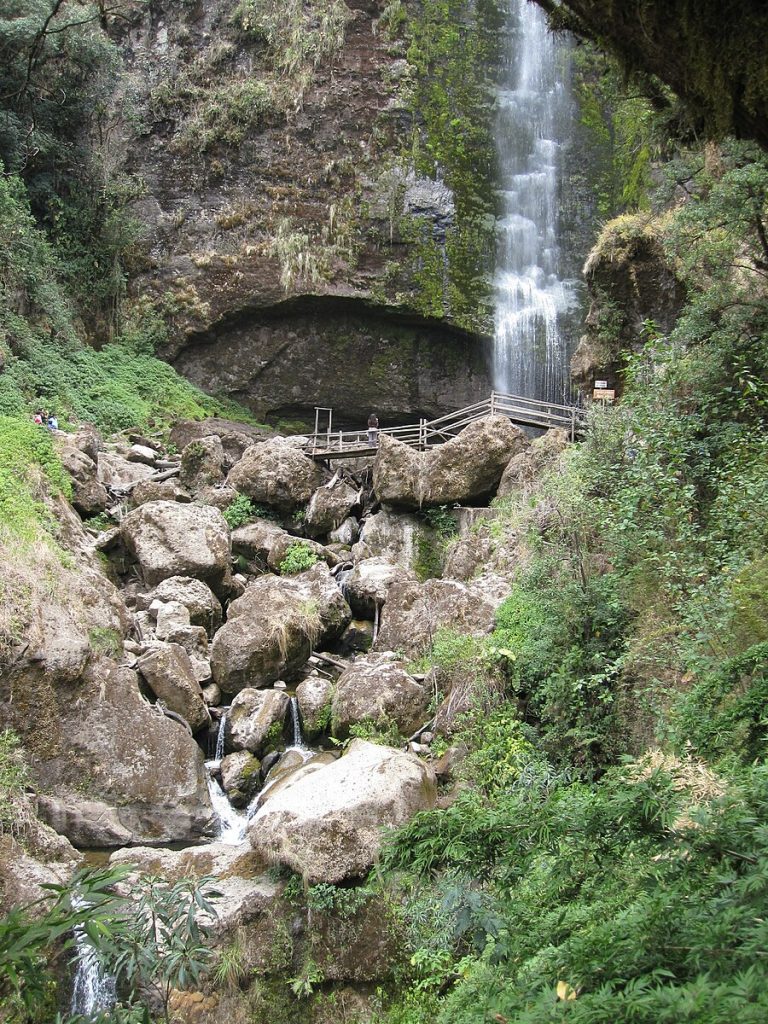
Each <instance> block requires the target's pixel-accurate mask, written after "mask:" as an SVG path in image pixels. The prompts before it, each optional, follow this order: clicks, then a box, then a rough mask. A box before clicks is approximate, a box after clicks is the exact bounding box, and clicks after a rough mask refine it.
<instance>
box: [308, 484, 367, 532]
mask: <svg viewBox="0 0 768 1024" xmlns="http://www.w3.org/2000/svg"><path fill="white" fill-rule="evenodd" d="M359 503H360V494H359V492H358V490H357V489H356V488H354V487H350V485H349V484H347V483H345V482H344V481H343V480H339V479H338V478H337V477H334V478H333V480H331V481H330V483H328V484H324V485H323V486H322V487H318V489H317V490H316V491H315V493H314V494H313V495H312V497H311V498H310V501H309V505H308V507H307V514H306V516H305V518H304V528H305V530H306V532H307V533H308V534H309V536H310V537H321V536H323V535H324V534H328V533H330V532H331V531H332V530H335V529H337V528H338V527H339V526H340V525H341V524H342V523H343V522H344V521H345V519H347V517H348V516H349V514H350V512H351V511H352V509H353V508H354V507H355V506H356V505H358V504H359Z"/></svg>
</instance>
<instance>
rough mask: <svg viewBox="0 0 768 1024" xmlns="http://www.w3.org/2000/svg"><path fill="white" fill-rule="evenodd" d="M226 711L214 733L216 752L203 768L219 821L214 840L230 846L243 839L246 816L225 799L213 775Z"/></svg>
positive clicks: (220, 755) (220, 753)
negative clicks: (217, 729)
mask: <svg viewBox="0 0 768 1024" xmlns="http://www.w3.org/2000/svg"><path fill="white" fill-rule="evenodd" d="M227 714H228V713H227V712H226V711H225V712H224V714H223V715H222V716H221V721H220V722H219V731H218V733H217V735H216V754H215V756H214V759H213V761H206V762H205V770H206V774H207V776H208V796H209V797H210V798H211V806H212V807H213V811H214V814H215V815H216V819H217V821H218V823H219V831H218V835H217V836H216V841H217V842H219V843H227V844H229V845H232V846H237V844H238V843H242V842H243V840H244V839H245V832H246V827H247V825H248V817H247V815H246V814H241V813H240V812H239V811H236V810H235V808H234V807H233V806H232V804H231V803H230V802H229V800H228V799H227V794H226V793H225V792H224V790H223V789H222V787H221V786H220V784H219V782H218V780H217V779H216V778H215V777H214V772H215V771H216V770H217V769H218V767H219V765H220V764H221V762H222V759H223V757H224V739H225V735H226V730H227Z"/></svg>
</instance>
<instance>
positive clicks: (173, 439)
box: [168, 417, 268, 466]
mask: <svg viewBox="0 0 768 1024" xmlns="http://www.w3.org/2000/svg"><path fill="white" fill-rule="evenodd" d="M213 434H215V435H216V437H218V438H219V440H220V441H221V444H222V447H223V448H224V453H225V455H226V457H227V462H228V464H229V466H233V465H234V464H235V463H236V462H237V460H238V459H239V458H241V456H242V454H243V452H244V451H245V450H246V448H249V447H250V446H251V445H252V444H255V443H257V442H258V441H261V440H264V439H265V438H266V437H267V436H268V432H267V431H266V430H264V429H263V428H262V427H254V426H251V425H250V424H248V423H236V422H235V421H234V420H225V419H219V418H218V417H212V418H211V419H208V420H179V422H178V423H175V424H174V425H173V427H172V428H171V432H170V435H169V437H168V440H169V442H170V443H171V444H172V445H174V446H175V447H176V450H177V451H183V450H184V448H186V446H187V445H188V444H190V443H191V442H192V441H201V440H202V439H203V438H205V437H210V436H212V435H213Z"/></svg>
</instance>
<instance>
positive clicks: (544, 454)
mask: <svg viewBox="0 0 768 1024" xmlns="http://www.w3.org/2000/svg"><path fill="white" fill-rule="evenodd" d="M568 442H569V437H568V431H566V430H564V429H563V428H562V427H553V428H552V429H551V430H548V431H547V432H546V434H542V436H541V437H537V438H535V439H534V440H533V441H531V444H530V447H529V448H526V449H524V450H523V451H521V452H518V453H517V455H513V456H512V458H511V459H510V460H509V462H508V463H507V465H506V468H505V469H504V472H503V474H502V476H501V480H500V481H499V489H498V491H497V494H498V496H499V497H500V498H506V497H508V496H509V495H510V494H514V493H515V492H518V493H520V492H525V491H526V490H530V489H531V486H532V484H533V482H534V481H535V480H536V478H537V477H538V476H540V474H541V473H542V472H543V471H544V470H545V469H546V468H547V467H548V466H551V465H552V464H553V463H554V462H555V461H556V460H557V458H558V456H559V455H560V454H561V453H562V452H563V451H564V450H565V448H566V447H567V445H568Z"/></svg>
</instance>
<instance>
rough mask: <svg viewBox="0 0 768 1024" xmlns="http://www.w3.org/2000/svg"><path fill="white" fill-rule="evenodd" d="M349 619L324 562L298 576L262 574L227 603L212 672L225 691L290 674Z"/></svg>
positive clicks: (213, 653) (213, 651) (213, 650)
mask: <svg viewBox="0 0 768 1024" xmlns="http://www.w3.org/2000/svg"><path fill="white" fill-rule="evenodd" d="M349 619H350V611H349V607H348V606H347V603H346V601H345V600H344V598H343V597H342V595H341V592H340V591H339V589H338V587H336V585H335V583H334V582H333V579H332V578H331V576H330V574H329V572H328V568H327V566H325V565H316V566H313V568H312V569H311V570H309V571H308V572H305V573H302V574H301V575H299V576H294V577H276V576H263V577H260V578H259V579H257V580H254V581H253V582H252V583H251V584H250V585H249V587H248V588H247V589H246V591H245V593H244V594H243V596H242V597H239V598H238V599H237V600H236V601H233V602H232V604H231V605H230V606H229V615H228V618H227V622H226V623H225V624H224V626H222V628H221V629H220V630H219V631H218V633H217V634H216V636H215V637H214V640H213V646H212V648H211V667H212V670H213V678H214V680H215V681H216V683H218V685H219V686H220V687H221V689H222V691H223V692H224V693H227V694H235V693H239V691H240V690H242V689H244V688H245V687H247V686H249V687H250V686H252V687H264V686H269V685H270V684H271V683H273V682H274V681H275V680H276V679H279V678H280V677H281V676H285V677H287V678H290V676H291V675H294V674H295V673H296V672H297V671H298V670H299V669H300V668H301V666H302V665H303V664H304V663H305V662H306V660H307V658H308V657H309V655H310V653H311V650H312V647H313V645H315V644H318V643H320V642H321V641H322V640H323V639H326V638H330V637H335V636H340V635H341V633H342V632H343V630H344V627H345V626H346V624H347V622H348V621H349Z"/></svg>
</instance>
